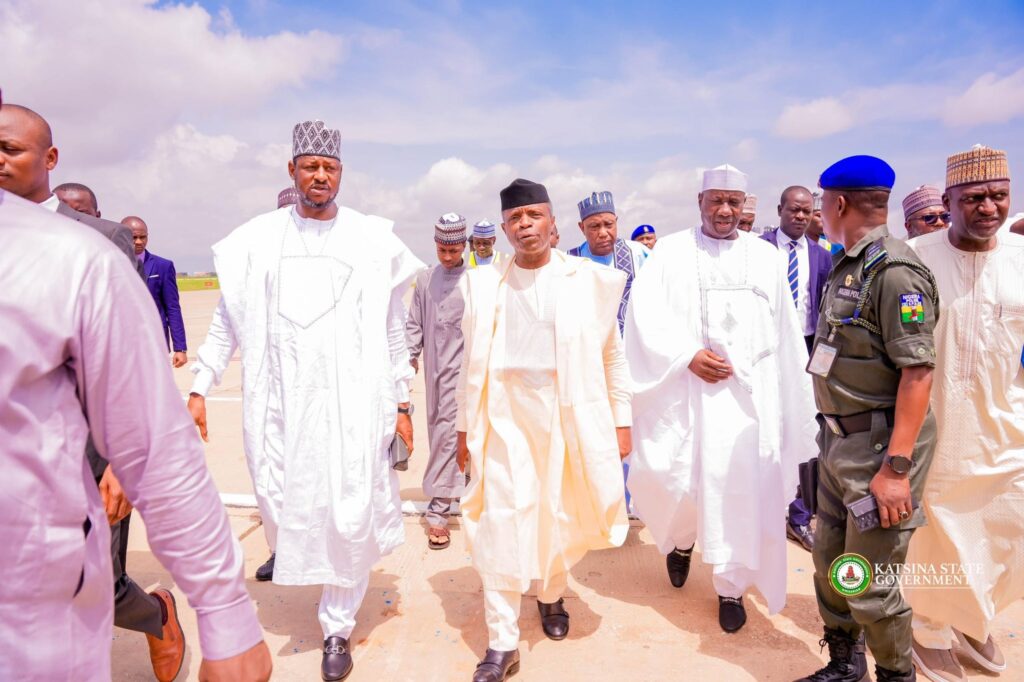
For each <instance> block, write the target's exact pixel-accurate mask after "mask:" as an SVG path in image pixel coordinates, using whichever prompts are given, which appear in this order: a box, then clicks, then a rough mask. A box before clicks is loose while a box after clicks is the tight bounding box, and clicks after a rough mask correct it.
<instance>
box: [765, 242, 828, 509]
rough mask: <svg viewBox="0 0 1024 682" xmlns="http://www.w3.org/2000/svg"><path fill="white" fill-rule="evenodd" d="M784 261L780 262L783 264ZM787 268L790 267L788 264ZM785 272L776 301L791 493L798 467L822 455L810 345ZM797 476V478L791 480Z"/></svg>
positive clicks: (786, 464)
mask: <svg viewBox="0 0 1024 682" xmlns="http://www.w3.org/2000/svg"><path fill="white" fill-rule="evenodd" d="M781 262H782V261H780V263H781ZM784 267H788V261H787V265H786V266H784ZM784 273H785V270H783V269H782V267H780V268H779V278H778V282H779V288H778V291H777V292H776V294H775V300H776V301H779V309H780V310H779V311H778V314H776V315H775V320H776V324H777V326H778V335H779V336H778V338H779V346H778V363H779V381H780V382H781V385H780V387H779V394H780V395H781V396H782V404H783V405H784V406H785V408H784V409H782V410H781V413H782V434H781V436H782V438H781V440H782V442H781V444H780V448H779V451H780V453H781V456H782V458H783V463H784V467H783V475H784V476H785V477H786V486H787V491H789V490H792V489H793V488H795V486H796V481H795V474H796V471H797V469H796V467H797V465H799V464H800V463H801V462H806V461H807V460H809V459H811V458H812V457H814V456H815V455H817V453H818V446H817V443H816V441H815V438H816V436H817V433H818V422H817V421H816V420H815V414H817V408H816V407H815V405H814V387H813V385H812V383H811V376H810V375H809V374H808V373H807V342H806V341H804V334H803V329H802V327H801V324H800V316H799V315H798V314H797V311H796V306H793V305H791V303H790V302H791V301H792V300H793V298H792V293H791V292H790V290H789V282H788V281H787V280H786V276H785V274H784ZM790 477H793V478H790Z"/></svg>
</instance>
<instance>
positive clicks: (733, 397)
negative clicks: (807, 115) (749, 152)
mask: <svg viewBox="0 0 1024 682" xmlns="http://www.w3.org/2000/svg"><path fill="white" fill-rule="evenodd" d="M745 177H746V176H744V175H742V174H740V173H739V172H738V171H736V170H735V169H733V168H731V167H724V168H719V169H715V170H713V171H709V172H708V174H706V175H705V189H704V191H703V192H702V193H701V197H702V199H701V201H702V203H701V212H702V219H703V222H704V225H703V226H702V227H698V228H695V229H692V230H686V231H684V232H680V233H677V234H673V235H670V236H668V237H662V238H661V239H660V240H658V244H659V246H658V250H657V251H655V252H653V254H652V256H651V257H650V258H649V259H648V260H647V264H646V265H645V266H644V269H643V270H642V271H641V272H640V275H639V276H638V277H637V279H636V281H635V282H634V284H633V297H632V303H631V305H630V307H629V312H628V314H627V321H626V335H625V346H626V359H627V361H628V364H629V369H630V374H631V375H632V378H633V382H634V385H633V387H634V392H635V395H634V398H633V413H634V415H635V417H634V422H635V424H634V428H635V432H636V436H637V438H636V452H635V453H634V454H633V455H632V457H631V458H630V474H629V487H630V491H631V493H632V496H633V508H634V511H635V513H636V514H637V515H638V516H639V517H640V518H641V519H643V521H644V523H645V524H646V525H647V527H648V529H650V531H651V533H652V535H653V536H654V540H655V542H656V543H657V545H658V549H659V550H660V551H661V552H662V553H665V554H667V555H668V557H667V563H668V568H669V575H670V578H671V579H672V581H673V584H674V585H675V586H676V587H681V586H682V584H683V582H685V580H686V575H687V573H688V571H689V561H690V555H689V552H690V551H691V550H692V547H693V545H694V543H695V542H696V541H699V542H700V544H701V550H702V553H703V558H704V561H705V562H707V563H711V564H714V578H713V582H714V586H715V590H716V592H717V593H718V595H719V598H720V617H719V619H720V623H721V625H722V627H723V629H726V630H727V631H730V632H731V631H734V630H738V629H739V628H740V627H742V626H743V623H744V622H745V620H746V616H745V613H744V611H743V606H742V602H741V601H740V600H741V599H742V596H743V593H744V592H745V591H746V589H747V588H748V587H749V586H751V585H756V586H757V587H758V588H759V589H760V590H761V593H762V594H763V595H764V596H765V599H766V600H767V602H768V607H769V610H770V611H771V612H772V613H774V612H776V611H778V610H780V609H781V608H782V607H783V605H784V603H785V598H786V535H785V528H784V526H783V524H781V523H779V522H778V514H779V510H780V509H782V508H783V507H784V506H785V504H786V501H787V499H786V497H787V493H788V492H789V491H791V490H793V489H794V488H795V487H796V481H795V474H796V471H797V464H798V462H802V461H806V460H808V459H810V458H811V457H812V456H813V454H814V450H815V444H814V434H815V431H816V425H815V421H814V414H815V409H814V401H813V397H812V393H811V386H810V381H809V380H808V378H807V375H806V373H805V372H804V366H805V365H806V363H807V350H806V347H805V344H804V339H803V335H802V334H801V330H800V327H799V324H798V322H797V316H796V313H795V309H794V307H793V299H792V296H791V294H790V291H789V289H788V287H787V284H786V273H785V271H784V269H783V265H782V262H781V261H780V260H779V258H778V254H777V253H776V252H775V249H774V248H773V247H772V246H771V245H770V244H768V243H766V242H765V241H763V240H761V239H757V238H756V237H755V236H752V235H749V234H747V233H744V232H738V231H737V229H736V222H737V221H738V219H739V215H740V210H741V208H742V205H743V190H744V189H745ZM700 363H705V364H706V368H705V367H704V366H702V365H701V364H700ZM698 372H699V373H698Z"/></svg>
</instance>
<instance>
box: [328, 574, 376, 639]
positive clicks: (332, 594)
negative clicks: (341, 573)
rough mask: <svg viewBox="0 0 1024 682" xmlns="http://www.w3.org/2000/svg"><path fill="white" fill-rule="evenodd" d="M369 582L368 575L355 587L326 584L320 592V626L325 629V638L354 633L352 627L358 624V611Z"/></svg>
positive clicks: (346, 635) (345, 636) (346, 637)
mask: <svg viewBox="0 0 1024 682" xmlns="http://www.w3.org/2000/svg"><path fill="white" fill-rule="evenodd" d="M369 584H370V576H369V575H367V576H366V577H365V578H363V579H362V580H360V581H359V583H358V584H357V585H355V586H354V587H338V586H337V585H324V589H323V592H322V593H321V594H320V609H319V616H320V628H321V629H322V630H323V631H324V639H327V638H328V637H344V638H345V639H348V638H349V636H351V635H352V629H353V628H354V627H355V626H356V612H357V611H359V606H360V605H361V604H362V603H363V597H364V596H365V595H366V588H367V587H368V586H369Z"/></svg>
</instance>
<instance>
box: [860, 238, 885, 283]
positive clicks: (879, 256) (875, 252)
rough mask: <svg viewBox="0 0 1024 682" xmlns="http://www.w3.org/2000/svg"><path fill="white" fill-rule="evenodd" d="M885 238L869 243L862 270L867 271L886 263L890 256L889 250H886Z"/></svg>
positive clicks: (865, 272)
mask: <svg viewBox="0 0 1024 682" xmlns="http://www.w3.org/2000/svg"><path fill="white" fill-rule="evenodd" d="M884 241H885V240H884V239H879V240H878V241H876V242H872V243H871V244H869V245H868V248H867V250H866V251H865V252H864V267H863V270H862V272H863V273H864V274H865V275H866V274H867V273H869V272H871V271H872V270H874V269H875V268H876V267H878V266H879V265H881V264H882V263H884V262H885V261H886V260H888V258H889V252H888V251H886V250H885V246H884Z"/></svg>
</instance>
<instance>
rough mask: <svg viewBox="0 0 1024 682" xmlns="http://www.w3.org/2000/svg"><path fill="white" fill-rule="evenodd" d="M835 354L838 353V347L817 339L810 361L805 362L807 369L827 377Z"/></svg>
mask: <svg viewBox="0 0 1024 682" xmlns="http://www.w3.org/2000/svg"><path fill="white" fill-rule="evenodd" d="M837 355H839V348H838V347H836V346H832V345H829V344H827V343H825V342H824V341H819V342H818V343H816V344H814V350H813V351H812V352H811V359H810V362H808V363H807V371H808V372H810V373H811V374H816V375H818V376H819V377H822V378H823V379H827V378H828V375H829V373H831V372H832V365H833V364H835V361H836V356H837Z"/></svg>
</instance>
